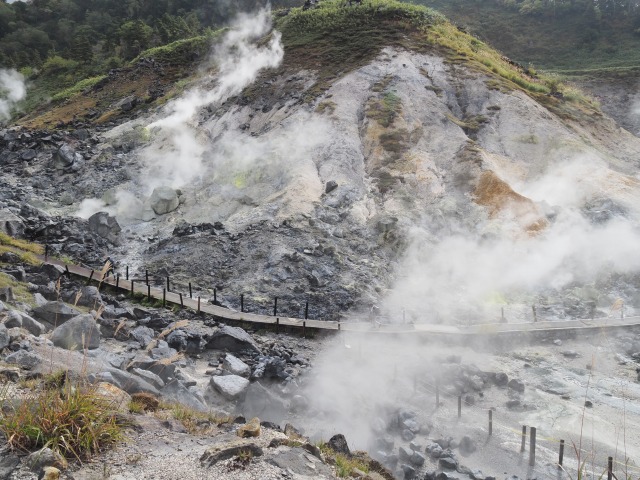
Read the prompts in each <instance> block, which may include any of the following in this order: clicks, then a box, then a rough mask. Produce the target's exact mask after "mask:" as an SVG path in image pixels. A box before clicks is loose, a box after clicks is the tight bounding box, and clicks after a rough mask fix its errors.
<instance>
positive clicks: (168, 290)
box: [167, 277, 171, 292]
mask: <svg viewBox="0 0 640 480" xmlns="http://www.w3.org/2000/svg"><path fill="white" fill-rule="evenodd" d="M170 291H171V289H170V288H169V277H167V292H170Z"/></svg>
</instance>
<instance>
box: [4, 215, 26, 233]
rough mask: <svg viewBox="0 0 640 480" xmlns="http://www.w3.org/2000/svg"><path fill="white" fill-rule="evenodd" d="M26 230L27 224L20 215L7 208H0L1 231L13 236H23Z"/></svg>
mask: <svg viewBox="0 0 640 480" xmlns="http://www.w3.org/2000/svg"><path fill="white" fill-rule="evenodd" d="M24 230H25V225H24V223H23V221H22V219H20V217H18V216H17V215H15V214H14V213H12V212H10V211H9V210H7V209H3V208H0V232H4V233H6V234H7V235H11V236H12V237H21V236H22V235H23V234H24Z"/></svg>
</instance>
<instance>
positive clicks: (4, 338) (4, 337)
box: [0, 323, 11, 351]
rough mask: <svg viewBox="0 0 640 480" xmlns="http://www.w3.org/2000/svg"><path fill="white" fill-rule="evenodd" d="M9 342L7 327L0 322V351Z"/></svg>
mask: <svg viewBox="0 0 640 480" xmlns="http://www.w3.org/2000/svg"><path fill="white" fill-rule="evenodd" d="M10 343H11V337H10V336H9V332H8V331H7V327H5V326H4V324H2V323H0V351H1V350H2V349H3V348H5V347H7V346H8V345H9V344H10Z"/></svg>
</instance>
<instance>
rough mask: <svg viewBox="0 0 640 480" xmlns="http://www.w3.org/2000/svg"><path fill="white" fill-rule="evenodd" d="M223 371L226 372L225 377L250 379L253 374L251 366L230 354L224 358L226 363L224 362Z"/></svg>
mask: <svg viewBox="0 0 640 480" xmlns="http://www.w3.org/2000/svg"><path fill="white" fill-rule="evenodd" d="M222 370H223V371H224V372H225V373H223V375H226V374H230V375H238V376H240V377H245V378H249V375H250V374H251V368H250V367H249V365H247V364H246V363H244V362H243V361H242V360H240V359H239V358H238V357H234V356H233V355H231V354H230V353H227V355H226V356H225V357H224V361H223V362H222Z"/></svg>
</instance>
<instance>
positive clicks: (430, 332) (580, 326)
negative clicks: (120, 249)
mask: <svg viewBox="0 0 640 480" xmlns="http://www.w3.org/2000/svg"><path fill="white" fill-rule="evenodd" d="M40 259H41V260H42V261H43V262H44V263H48V264H51V265H58V266H60V267H62V268H64V269H65V270H66V271H68V272H69V274H71V275H75V276H78V277H82V278H85V279H87V280H89V279H90V280H91V281H93V282H94V283H96V284H97V283H98V282H99V281H100V280H101V279H100V278H98V277H99V276H101V272H100V271H98V270H91V269H90V268H86V267H82V266H79V265H75V264H70V263H64V262H62V261H59V260H57V259H53V258H51V257H48V258H46V259H45V257H44V256H42V257H40ZM101 283H102V285H103V286H105V285H108V286H110V287H111V288H114V289H119V290H122V291H123V292H129V293H130V294H131V295H132V296H134V295H138V296H140V295H142V296H144V297H147V298H150V299H154V300H157V301H159V302H163V301H164V302H165V304H166V305H167V306H172V305H176V306H180V307H182V308H188V309H191V310H193V311H194V312H200V313H203V314H208V315H212V316H214V317H215V318H216V319H220V320H223V321H230V322H245V323H252V324H258V325H265V326H273V327H276V326H281V327H283V328H296V329H300V330H303V331H305V330H306V329H310V330H322V331H329V332H331V331H334V332H338V331H347V332H362V333H365V332H366V333H370V334H398V335H402V334H405V335H407V334H410V335H424V336H447V337H469V336H473V337H478V336H495V335H505V336H509V335H517V334H536V333H551V332H557V333H563V332H565V333H577V332H588V331H593V330H598V329H603V328H612V329H619V328H629V327H635V326H640V316H633V317H626V318H611V317H604V318H595V319H590V320H563V321H538V322H531V323H489V324H474V325H469V326H454V325H435V324H429V323H418V324H410V323H405V324H402V323H394V324H380V323H377V322H357V321H349V322H336V321H330V320H314V319H300V318H290V317H280V316H270V315H261V314H256V313H248V312H238V311H237V310H232V309H229V308H225V307H220V306H217V305H212V304H210V303H208V301H207V300H202V299H200V298H190V297H189V295H181V294H180V293H176V292H171V291H166V290H165V289H159V288H154V287H151V286H150V285H147V284H146V283H145V281H144V280H142V279H138V280H136V279H130V280H126V279H123V278H120V277H114V276H109V277H106V278H105V279H102V282H101Z"/></svg>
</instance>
